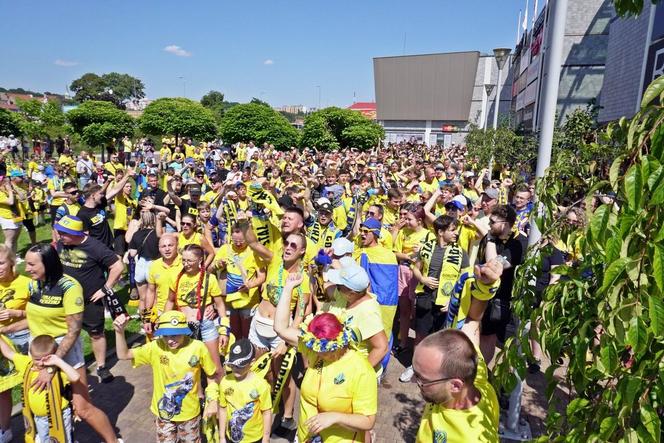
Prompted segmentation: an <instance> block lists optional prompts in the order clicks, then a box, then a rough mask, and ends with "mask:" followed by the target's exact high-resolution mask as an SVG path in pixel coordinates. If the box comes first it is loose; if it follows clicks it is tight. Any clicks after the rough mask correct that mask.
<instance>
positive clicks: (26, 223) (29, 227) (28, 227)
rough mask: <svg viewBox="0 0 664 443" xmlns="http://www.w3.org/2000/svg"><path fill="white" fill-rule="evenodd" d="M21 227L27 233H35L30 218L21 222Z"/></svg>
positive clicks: (33, 224) (33, 223)
mask: <svg viewBox="0 0 664 443" xmlns="http://www.w3.org/2000/svg"><path fill="white" fill-rule="evenodd" d="M23 226H25V229H26V230H27V231H28V232H35V222H34V221H32V218H26V219H24V220H23Z"/></svg>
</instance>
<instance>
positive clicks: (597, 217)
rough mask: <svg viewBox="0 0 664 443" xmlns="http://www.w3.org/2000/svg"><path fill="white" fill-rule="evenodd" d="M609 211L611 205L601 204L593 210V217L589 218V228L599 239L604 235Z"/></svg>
mask: <svg viewBox="0 0 664 443" xmlns="http://www.w3.org/2000/svg"><path fill="white" fill-rule="evenodd" d="M610 213H611V206H609V205H602V206H600V207H599V208H597V209H596V210H595V213H594V214H593V217H592V218H591V219H590V229H591V231H592V233H593V236H594V237H595V238H596V239H600V238H602V236H603V235H604V233H605V231H606V225H607V223H608V222H609V214H610Z"/></svg>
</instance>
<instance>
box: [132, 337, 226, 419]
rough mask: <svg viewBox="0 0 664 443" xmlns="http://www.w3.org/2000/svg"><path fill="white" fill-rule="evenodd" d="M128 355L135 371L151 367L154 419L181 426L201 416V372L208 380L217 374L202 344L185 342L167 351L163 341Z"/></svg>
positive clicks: (134, 350) (157, 341)
mask: <svg viewBox="0 0 664 443" xmlns="http://www.w3.org/2000/svg"><path fill="white" fill-rule="evenodd" d="M131 352H132V354H133V356H134V359H133V365H134V367H138V366H142V365H150V366H152V386H153V391H152V404H151V406H150V410H151V411H152V413H153V414H154V415H156V416H157V417H160V418H163V419H165V420H169V421H173V422H183V421H187V420H191V419H192V418H195V417H197V416H198V415H199V414H200V412H201V411H200V409H201V406H200V402H199V401H198V391H199V390H200V384H201V376H202V374H201V370H202V371H203V372H205V374H207V375H208V376H212V375H214V373H215V372H216V370H217V367H216V366H215V365H214V362H213V361H212V357H210V352H209V351H208V349H207V347H206V346H205V345H204V344H203V342H202V341H199V340H191V339H188V340H187V341H186V342H185V343H184V344H183V346H182V347H180V348H177V349H170V348H169V347H168V346H167V345H166V344H165V343H164V340H153V341H151V342H150V343H147V344H145V345H143V346H139V347H138V348H134V349H132V350H131Z"/></svg>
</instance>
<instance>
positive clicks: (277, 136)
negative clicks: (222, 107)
mask: <svg viewBox="0 0 664 443" xmlns="http://www.w3.org/2000/svg"><path fill="white" fill-rule="evenodd" d="M219 132H220V134H221V138H222V139H223V140H224V141H225V142H227V143H237V142H247V141H249V140H254V141H255V142H256V143H265V142H267V143H272V144H274V146H275V147H277V148H278V149H288V148H290V147H291V146H295V145H297V139H298V131H297V129H295V128H294V127H293V126H291V124H290V123H288V120H286V118H285V117H284V116H283V115H281V114H280V113H279V112H277V111H275V110H274V109H272V108H270V107H269V106H265V105H262V104H258V103H246V104H242V105H237V106H234V107H232V108H230V109H229V110H228V111H226V112H225V114H224V118H223V119H222V120H221V124H220V126H219Z"/></svg>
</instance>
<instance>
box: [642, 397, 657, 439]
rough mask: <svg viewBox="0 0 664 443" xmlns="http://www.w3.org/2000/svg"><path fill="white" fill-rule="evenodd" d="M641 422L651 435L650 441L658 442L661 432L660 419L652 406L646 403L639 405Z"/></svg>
mask: <svg viewBox="0 0 664 443" xmlns="http://www.w3.org/2000/svg"><path fill="white" fill-rule="evenodd" d="M641 422H642V423H643V427H644V428H645V429H646V431H648V434H649V435H650V437H652V441H655V442H659V441H660V437H661V432H662V429H661V421H660V419H659V416H658V415H657V412H656V411H655V410H654V409H653V407H652V406H650V405H648V404H645V405H641Z"/></svg>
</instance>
